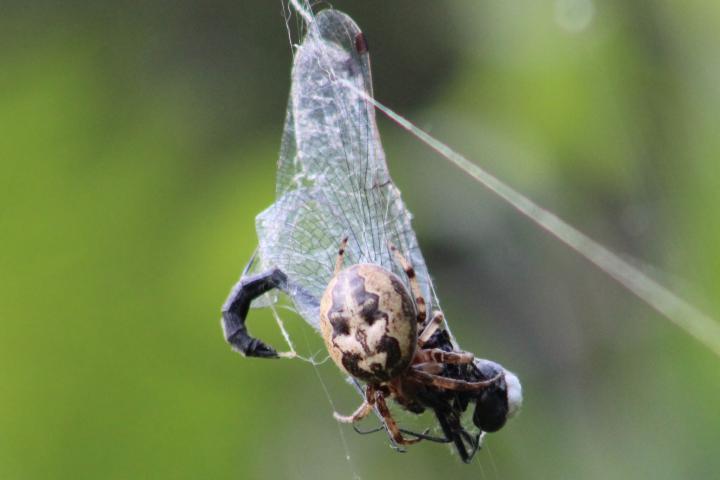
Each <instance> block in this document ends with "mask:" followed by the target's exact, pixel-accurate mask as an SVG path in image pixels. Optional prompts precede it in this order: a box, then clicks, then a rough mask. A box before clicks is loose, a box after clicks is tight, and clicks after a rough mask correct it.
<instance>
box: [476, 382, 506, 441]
mask: <svg viewBox="0 0 720 480" xmlns="http://www.w3.org/2000/svg"><path fill="white" fill-rule="evenodd" d="M507 417H508V401H507V389H506V387H505V381H504V380H501V381H500V382H498V385H497V386H492V387H490V388H488V389H486V390H484V391H483V392H482V393H481V394H480V396H479V397H478V399H477V401H476V405H475V413H474V414H473V423H474V424H475V425H476V426H477V427H478V428H479V429H481V430H482V431H484V432H496V431H498V430H500V429H501V428H502V427H503V425H505V421H506V420H507Z"/></svg>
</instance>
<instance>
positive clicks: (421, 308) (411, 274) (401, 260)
mask: <svg viewBox="0 0 720 480" xmlns="http://www.w3.org/2000/svg"><path fill="white" fill-rule="evenodd" d="M389 245H390V250H391V251H392V253H393V254H394V255H395V261H396V262H397V263H398V264H400V266H401V267H402V269H403V270H404V271H405V275H407V277H408V280H409V281H410V289H411V290H412V293H413V295H414V296H415V305H416V306H417V323H418V326H421V325H425V319H426V318H427V307H426V306H425V298H424V297H423V296H422V291H421V290H420V284H418V281H417V277H415V269H414V268H413V267H412V265H411V264H410V262H409V261H408V260H407V259H406V258H405V257H403V256H402V254H401V253H400V252H399V251H398V249H397V248H396V247H395V245H393V244H392V243H391V244H389Z"/></svg>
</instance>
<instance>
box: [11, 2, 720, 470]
mask: <svg viewBox="0 0 720 480" xmlns="http://www.w3.org/2000/svg"><path fill="white" fill-rule="evenodd" d="M333 5H334V6H335V7H336V8H339V9H342V10H345V11H346V12H348V13H350V14H351V15H352V16H353V17H354V18H355V19H356V21H357V22H358V23H359V24H360V26H361V27H362V28H363V29H364V30H365V32H366V34H367V36H368V38H369V41H370V46H371V51H372V52H373V67H374V75H375V89H376V96H377V97H378V99H379V100H381V101H383V102H385V103H386V104H388V105H390V106H391V107H393V108H395V109H396V110H398V111H400V112H401V113H403V114H405V115H407V116H408V117H409V118H411V119H412V120H414V121H415V122H416V123H418V124H419V125H420V126H421V127H423V128H425V129H427V130H429V131H431V132H432V133H433V134H434V135H436V136H437V137H439V138H441V139H443V140H444V141H446V142H447V143H449V144H450V145H452V146H453V147H455V148H456V149H458V150H459V151H461V152H463V153H464V154H466V155H467V156H469V157H470V158H472V159H474V160H475V161H477V162H478V163H479V164H480V165H482V166H484V167H486V168H488V169H489V170H490V171H491V172H494V173H495V174H497V175H498V176H500V178H503V179H504V180H506V181H507V182H509V183H510V184H511V185H513V186H515V187H517V188H519V189H520V190H522V191H523V192H525V193H526V194H528V195H529V196H530V197H532V198H534V199H535V200H537V201H538V202H539V203H541V204H542V205H544V206H546V207H548V208H550V209H552V210H554V211H555V212H557V213H558V214H560V216H562V217H563V218H565V219H567V220H569V221H570V222H571V223H573V224H575V225H577V226H578V227H580V228H581V230H583V231H585V232H587V233H589V234H591V235H592V236H593V237H594V238H596V239H598V240H601V241H602V242H604V243H605V244H607V245H608V246H610V247H612V248H613V249H614V250H616V251H618V252H621V253H623V254H627V255H630V256H632V257H633V258H635V259H636V260H637V261H638V263H639V264H651V265H654V266H656V267H657V268H654V269H652V270H650V273H651V274H652V275H654V276H656V277H657V278H659V279H661V280H662V281H663V282H664V283H667V284H668V285H670V286H672V288H673V290H675V291H677V292H678V293H681V294H682V295H685V296H687V297H688V298H689V299H690V300H691V301H693V302H694V303H695V304H697V305H698V306H699V307H700V308H701V309H703V310H705V311H706V312H708V313H709V314H711V315H712V316H714V317H716V318H718V317H720V301H719V300H718V298H720V295H718V294H719V293H720V287H719V286H718V285H720V252H719V251H718V248H717V246H718V244H719V243H720V222H719V221H718V220H719V215H720V162H719V160H720V156H719V154H720V133H719V131H718V125H719V122H718V112H719V111H720V62H719V61H718V55H717V49H718V48H717V47H718V38H719V37H718V33H717V32H718V31H720V4H718V3H717V2H708V1H703V2H700V1H686V2H678V1H675V2H673V1H668V0H658V1H654V2H653V1H649V0H634V1H625V0H622V1H621V0H611V1H603V2H599V1H595V2H592V1H591V0H556V1H535V0H532V1H531V0H525V1H496V0H491V1H477V0H471V1H470V0H468V1H451V2H422V3H421V2H414V1H411V0H403V1H381V0H373V1H367V0H366V1H362V2H361V1H355V2H351V1H341V0H338V1H335V2H333ZM281 12H282V5H281V3H280V1H268V0H255V1H210V2H200V1H190V0H181V1H175V2H167V1H156V2H127V1H119V2H118V1H116V2H83V1H70V2H63V3H62V5H61V4H60V3H59V2H48V1H33V2H21V1H9V2H8V1H6V2H3V5H2V13H1V15H0V242H1V243H0V245H2V248H1V249H0V273H1V276H0V317H1V319H2V324H1V327H0V331H1V333H0V362H1V364H2V366H1V367H0V478H2V479H34V478H38V479H45V478H58V479H61V478H68V479H69V478H72V479H77V478H83V479H85V478H88V479H95V478H103V479H105V478H110V479H126V478H153V479H155V478H228V479H238V478H305V479H316V478H318V479H319V478H323V479H325V478H327V479H331V478H332V479H334V478H353V477H355V476H359V477H362V478H366V479H367V478H399V477H402V478H418V479H420V478H428V479H430V478H438V477H440V478H487V479H495V478H653V479H656V478H711V477H716V476H717V472H718V471H720V450H719V449H720V447H719V445H720V413H718V400H719V399H720V368H718V367H719V362H718V358H717V357H716V356H715V355H713V354H712V353H711V352H710V351H709V350H708V349H706V348H705V347H704V346H702V345H701V344H699V343H698V342H696V341H695V340H693V339H692V338H690V337H689V336H688V335H687V334H686V333H685V332H683V331H681V330H679V329H678V328H676V327H675V326H674V325H672V324H670V323H669V322H668V321H666V320H664V319H663V318H661V317H660V316H658V315H657V314H655V313H654V312H653V311H652V310H650V309H649V308H647V307H646V306H644V305H643V304H641V303H640V302H639V301H637V300H636V299H635V298H634V297H632V296H631V295H630V294H629V293H628V292H626V291H625V290H623V289H621V288H620V287H618V286H617V285H616V284H615V283H613V282H612V281H610V280H609V279H608V278H606V277H605V276H604V275H603V274H602V273H600V272H598V271H597V270H596V269H595V268H593V267H591V266H590V265H589V264H588V263H587V262H585V261H584V260H582V259H580V258H578V257H577V256H576V255H575V254H573V253H571V252H570V251H569V250H568V249H566V248H565V247H564V246H562V245H561V244H559V243H558V242H557V241H555V240H554V239H552V238H550V237H548V236H547V235H546V234H545V233H544V232H542V231H541V230H539V229H538V228H537V227H535V226H534V225H532V224H531V223H529V222H528V221H526V220H525V219H524V218H521V217H519V216H518V214H517V213H516V212H515V211H514V210H512V209H511V208H510V207H508V206H507V205H505V204H503V203H502V202H501V201H499V200H498V199H496V198H495V197H493V196H492V195H491V194H489V193H488V192H487V191H486V190H484V189H483V188H482V187H481V186H480V185H478V184H476V183H474V182H472V181H471V180H469V179H468V178H467V177H465V176H463V174H461V173H460V172H459V171H457V170H456V169H454V168H451V167H450V166H449V164H448V163H447V162H446V161H444V160H443V159H441V158H439V157H438V156H437V155H435V154H434V153H433V152H432V151H430V150H429V149H427V148H426V147H424V146H422V145H421V144H419V143H418V142H417V141H416V140H415V139H413V138H411V137H409V136H408V135H407V134H405V133H404V132H402V131H401V130H400V129H398V128H396V127H395V126H393V125H392V124H391V123H389V122H388V121H386V120H384V119H381V120H380V129H381V133H382V135H383V138H384V143H385V148H386V151H387V155H388V161H389V165H390V170H391V172H392V174H393V177H394V179H395V181H396V183H397V184H398V186H399V187H400V189H401V190H402V191H403V193H404V198H405V200H406V202H407V204H408V206H409V208H410V210H411V211H413V212H414V213H415V215H416V217H415V223H414V225H415V227H416V231H417V232H418V235H419V237H420V243H421V245H422V247H423V250H424V252H425V256H426V258H427V261H428V263H429V266H430V270H431V272H432V273H433V275H434V278H435V284H436V287H437V289H438V291H439V295H440V298H441V299H442V301H443V306H444V309H445V313H446V316H447V317H448V318H449V319H450V322H451V323H452V325H453V327H454V332H455V334H456V335H457V337H458V338H459V339H460V342H461V344H462V345H463V346H464V347H465V348H467V349H469V350H472V351H474V352H476V353H477V354H478V355H480V356H484V357H487V358H492V359H495V360H497V361H499V362H501V363H503V364H504V365H505V366H506V367H508V368H511V369H513V370H515V371H516V372H517V373H518V375H519V376H520V378H521V380H522V381H523V385H524V388H525V399H526V403H525V407H524V410H523V411H522V413H521V415H520V416H519V417H518V418H517V419H515V420H513V421H512V422H511V423H510V424H509V425H508V426H507V427H506V428H505V429H504V430H503V431H501V432H500V433H497V434H494V435H491V436H489V437H488V442H487V447H488V448H486V449H485V450H483V451H482V452H481V453H480V454H479V455H478V460H477V461H476V462H475V464H473V465H469V466H468V465H463V464H461V463H460V462H459V461H458V460H457V458H456V457H455V456H454V455H453V454H451V453H450V450H449V449H448V448H447V447H445V446H439V445H434V444H420V445H418V446H415V447H412V448H411V449H410V451H409V453H407V454H404V455H400V454H396V453H394V452H392V451H391V450H390V448H388V442H387V440H386V439H385V438H384V437H383V435H382V434H375V435H372V436H358V435H355V434H354V433H353V432H352V431H351V429H350V428H348V427H347V426H344V427H342V428H341V429H339V428H338V425H336V423H335V421H334V420H333V419H332V417H331V413H332V410H333V407H332V406H331V405H330V403H329V401H328V396H327V395H326V394H325V392H324V391H323V388H324V386H325V387H326V388H327V390H328V392H329V398H330V399H332V401H333V403H334V405H335V407H336V408H337V409H338V410H341V411H343V412H348V411H350V410H351V409H353V408H354V407H355V406H356V405H357V403H358V398H357V396H356V395H355V394H354V392H352V390H351V389H350V388H348V387H347V386H346V385H345V384H344V382H343V378H342V376H341V375H340V374H339V372H338V371H337V370H336V368H335V367H334V366H333V365H328V364H325V365H323V366H322V367H319V368H318V369H317V370H315V369H314V368H313V367H312V366H311V365H308V364H306V363H303V362H301V361H262V360H254V359H243V358H242V357H240V356H239V355H237V354H235V353H233V352H231V351H230V349H229V348H228V346H227V345H226V344H225V342H224V341H223V338H222V333H221V330H220V326H219V318H220V315H219V309H220V306H221V304H222V302H223V301H224V299H225V296H226V294H227V292H228V291H229V289H230V286H231V285H232V284H233V282H234V281H235V280H236V279H237V277H238V276H239V274H240V271H241V269H242V267H243V266H244V264H245V262H246V260H247V259H248V258H249V256H250V254H251V253H252V251H253V248H254V246H255V243H256V238H255V233H254V223H253V222H254V217H255V215H256V214H257V213H258V212H260V211H261V210H262V209H264V208H265V207H266V206H268V205H269V204H270V203H271V202H272V201H273V189H274V166H275V161H276V157H277V152H278V149H279V143H280V133H281V128H282V124H283V118H284V112H285V102H286V99H287V94H288V88H289V71H290V62H291V49H290V45H289V40H288V34H287V31H286V26H285V21H284V19H283V16H282V14H281ZM290 23H291V25H294V23H295V22H294V21H291V22H290ZM295 41H297V39H295ZM283 316H284V317H285V318H286V323H287V324H288V326H289V328H291V329H292V331H293V337H294V338H295V339H296V341H297V343H298V345H299V346H298V348H300V347H304V348H305V349H306V350H308V351H312V349H313V348H315V347H314V346H315V345H317V337H316V336H315V334H314V333H313V332H312V331H311V330H310V329H309V328H307V327H305V326H304V325H303V323H302V322H301V321H299V320H297V319H293V318H292V316H291V315H290V314H283ZM250 325H251V329H252V330H253V333H255V334H257V335H258V336H260V337H262V338H267V339H269V340H270V341H272V343H274V344H275V345H276V346H278V347H281V346H283V342H282V337H281V336H280V335H279V333H278V331H277V330H278V329H277V326H276V325H275V324H274V322H273V321H272V317H271V315H270V314H269V312H267V311H254V312H252V317H251V319H250ZM319 378H321V379H322V383H321V381H320V380H319ZM343 442H345V443H346V444H347V447H344V446H343ZM348 453H349V455H350V460H347V459H346V455H347V454H348Z"/></svg>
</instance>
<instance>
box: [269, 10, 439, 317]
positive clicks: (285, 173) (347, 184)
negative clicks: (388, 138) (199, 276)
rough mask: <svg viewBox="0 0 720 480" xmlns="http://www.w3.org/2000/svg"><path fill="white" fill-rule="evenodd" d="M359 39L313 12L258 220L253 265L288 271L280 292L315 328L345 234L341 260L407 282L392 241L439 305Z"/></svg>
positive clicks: (348, 23) (346, 20) (333, 14)
mask: <svg viewBox="0 0 720 480" xmlns="http://www.w3.org/2000/svg"><path fill="white" fill-rule="evenodd" d="M361 35H362V34H361V32H360V29H359V28H358V26H357V25H356V24H355V22H353V20H352V19H351V18H350V17H348V16H347V15H345V14H343V13H341V12H338V11H336V10H324V11H322V12H320V13H319V14H317V16H316V17H315V19H314V21H313V22H312V23H311V24H310V26H309V28H308V32H307V34H306V36H305V38H304V40H303V42H302V45H301V46H300V47H299V48H298V50H297V52H296V55H295V60H294V64H293V70H292V87H291V91H290V100H289V102H288V108H287V117H286V120H285V130H284V133H283V140H282V147H281V151H280V160H279V162H278V173H277V192H276V193H277V199H276V201H275V203H274V204H273V205H271V206H270V207H269V208H268V209H267V210H265V211H264V212H262V213H261V214H260V215H258V217H257V232H258V237H259V248H258V264H259V265H258V266H259V268H262V269H265V268H270V267H273V266H277V267H279V268H280V269H281V270H283V271H284V272H285V273H286V274H287V276H288V279H289V285H288V292H287V293H288V294H289V295H290V297H291V298H292V300H293V302H294V303H295V306H296V308H297V310H298V311H299V313H300V314H301V315H302V316H303V318H304V319H305V320H306V321H307V322H308V323H310V324H311V325H313V326H315V327H316V328H317V326H318V321H319V319H318V308H319V299H320V297H321V296H322V293H323V291H324V290H325V288H326V286H327V285H328V283H329V281H330V278H331V277H332V272H333V268H334V264H335V258H336V255H337V249H338V246H339V244H340V241H341V239H342V238H343V237H344V236H348V237H349V244H348V249H347V251H346V257H347V258H346V262H347V263H346V264H347V265H350V264H355V263H375V264H379V265H382V266H383V267H385V268H387V269H389V270H392V271H395V273H397V274H398V275H399V276H400V278H403V279H405V276H404V274H403V273H402V271H401V270H400V268H399V267H398V266H397V265H396V263H395V262H394V261H393V258H392V256H391V254H390V251H389V248H388V242H392V243H393V244H394V245H396V246H397V247H398V249H400V251H401V252H403V254H404V255H405V256H406V257H408V258H409V259H410V260H411V261H412V263H413V266H414V268H415V271H416V273H417V276H418V280H419V282H420V285H421V289H422V291H423V295H424V296H425V298H426V299H427V301H428V302H429V303H431V304H434V305H437V299H436V298H435V297H434V292H433V289H432V284H431V281H430V277H429V275H428V272H427V268H426V266H425V261H424V259H423V257H422V253H421V252H420V249H419V247H418V244H417V239H416V237H415V233H414V232H413V230H412V227H411V225H410V219H411V216H410V213H409V212H408V211H407V209H406V208H405V205H404V204H403V202H402V199H401V197H400V191H399V190H398V189H397V188H396V187H395V185H394V184H393V183H392V180H391V179H390V175H389V173H388V169H387V165H386V163H385V155H384V153H383V150H382V146H381V144H380V136H379V134H378V130H377V125H376V123H375V110H374V108H373V106H372V105H370V104H369V103H368V102H367V100H366V99H365V98H364V97H363V95H362V94H361V93H359V92H365V94H367V95H369V96H371V95H372V80H371V76H370V59H369V56H368V54H367V50H366V49H365V48H363V46H364V40H363V37H362V36H361ZM352 87H354V88H352Z"/></svg>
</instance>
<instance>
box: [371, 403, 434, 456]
mask: <svg viewBox="0 0 720 480" xmlns="http://www.w3.org/2000/svg"><path fill="white" fill-rule="evenodd" d="M375 404H376V406H377V409H378V412H380V415H381V416H382V418H383V421H384V422H385V426H386V427H387V429H388V431H389V432H390V435H391V436H392V438H393V440H394V441H395V443H396V444H398V445H412V444H413V443H417V442H419V441H420V440H422V438H413V439H408V438H405V437H403V435H402V432H401V431H400V428H398V425H397V423H396V422H395V419H394V418H393V417H392V414H391V413H390V409H389V408H388V406H387V403H385V396H384V395H383V393H382V392H381V391H377V392H375Z"/></svg>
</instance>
